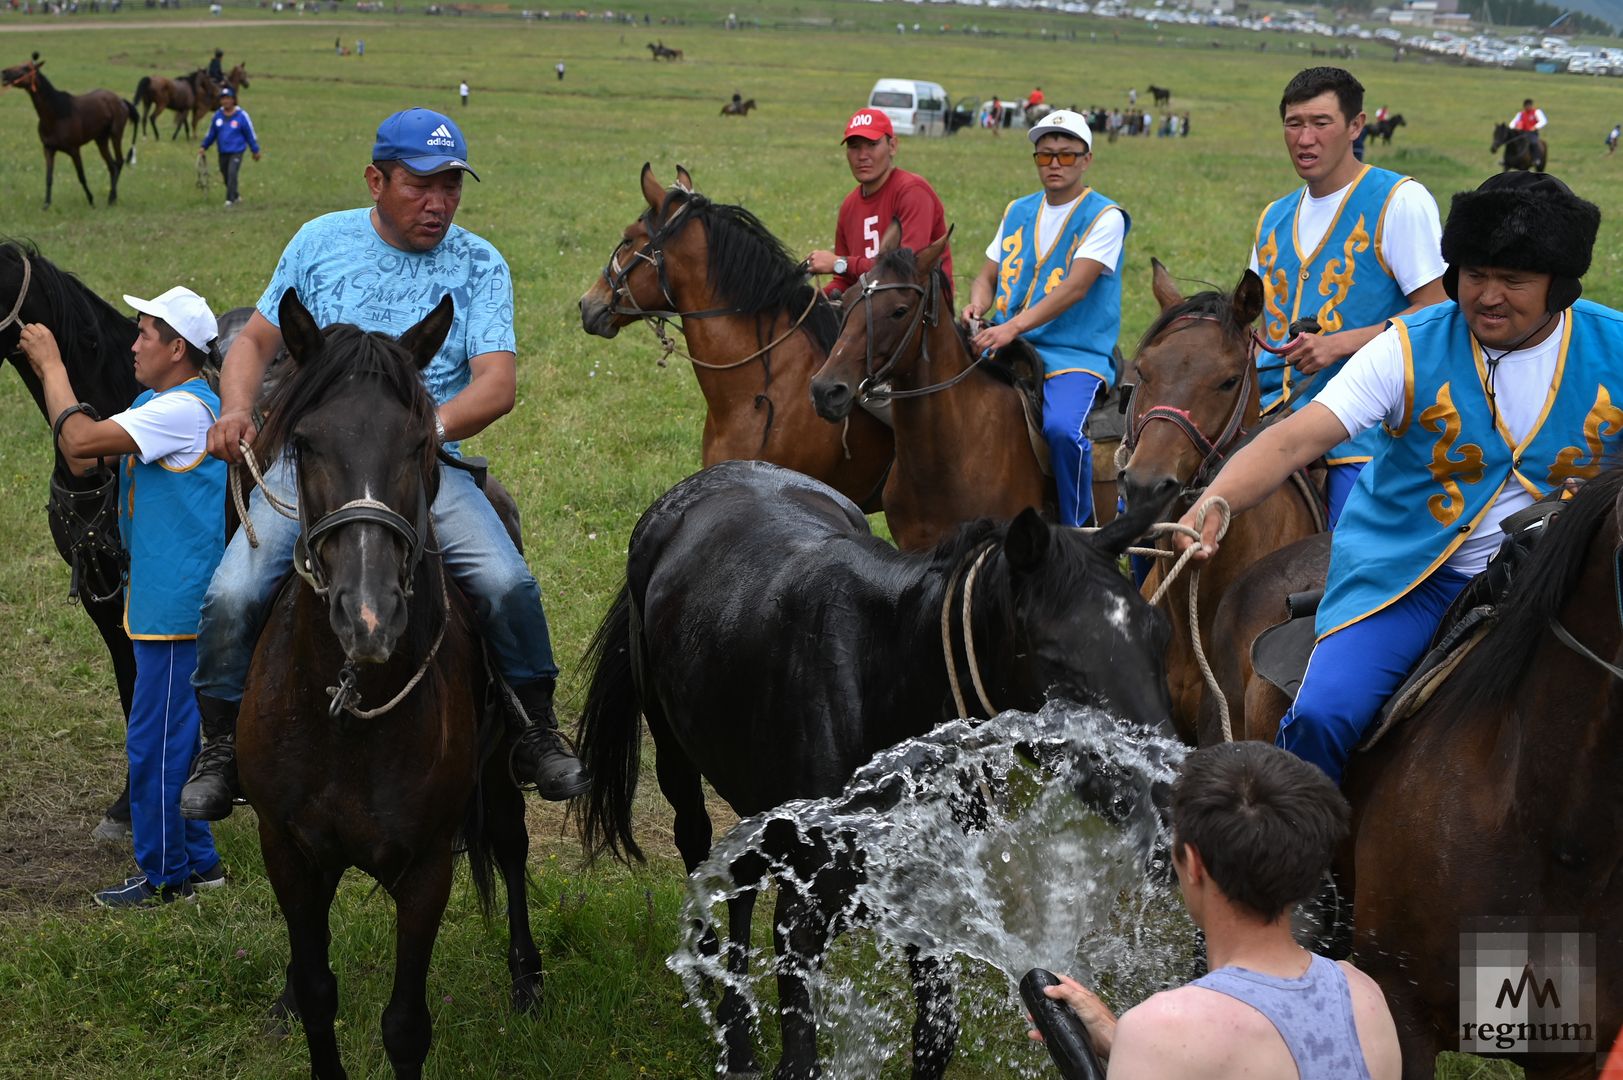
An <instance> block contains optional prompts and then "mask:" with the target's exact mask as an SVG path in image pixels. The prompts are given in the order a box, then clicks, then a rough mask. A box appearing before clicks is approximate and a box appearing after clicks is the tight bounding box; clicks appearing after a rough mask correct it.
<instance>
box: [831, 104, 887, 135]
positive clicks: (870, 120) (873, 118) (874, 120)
mask: <svg viewBox="0 0 1623 1080" xmlns="http://www.w3.org/2000/svg"><path fill="white" fill-rule="evenodd" d="M894 134H896V129H895V128H893V127H891V126H890V117H888V116H886V115H885V114H884V113H883V112H880V111H879V110H878V109H858V110H857V111H856V114H855V115H853V116H852V117H851V119H850V121H849V122H848V123H847V124H846V125H845V134H844V135H842V136H840V141H841V142H844V141H845V140H846V139H849V138H850V137H851V136H853V135H855V136H857V137H859V138H863V139H867V140H868V141H869V142H878V141H879V140H880V139H883V138H884V137H885V136H886V135H894Z"/></svg>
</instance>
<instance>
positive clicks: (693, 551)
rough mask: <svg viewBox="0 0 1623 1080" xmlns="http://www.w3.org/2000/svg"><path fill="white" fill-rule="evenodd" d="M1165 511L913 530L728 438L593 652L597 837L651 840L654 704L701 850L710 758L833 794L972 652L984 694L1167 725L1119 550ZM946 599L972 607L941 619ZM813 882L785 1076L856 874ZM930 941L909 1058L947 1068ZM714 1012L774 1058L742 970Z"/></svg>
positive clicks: (938, 704)
mask: <svg viewBox="0 0 1623 1080" xmlns="http://www.w3.org/2000/svg"><path fill="white" fill-rule="evenodd" d="M1151 517H1153V514H1138V515H1136V516H1129V517H1124V518H1121V519H1118V520H1117V521H1116V522H1114V523H1112V524H1111V525H1110V526H1107V527H1106V528H1105V529H1103V530H1101V531H1100V532H1098V533H1096V534H1093V535H1091V536H1085V535H1083V534H1081V533H1078V532H1076V531H1074V530H1069V529H1062V528H1058V527H1056V526H1052V525H1049V524H1047V523H1046V522H1044V521H1043V520H1042V518H1041V517H1039V516H1038V515H1037V513H1036V512H1035V511H1031V510H1028V511H1025V512H1023V513H1022V514H1021V515H1020V516H1019V517H1017V518H1015V520H1014V521H1013V522H1011V523H1008V524H994V523H993V522H990V521H986V520H982V521H978V522H974V523H971V524H968V525H965V526H963V527H962V528H960V529H959V530H958V531H957V532H956V533H955V534H954V535H953V536H951V537H949V538H948V539H947V540H946V541H944V542H943V543H942V544H941V545H940V546H939V547H937V548H935V549H934V550H932V551H929V552H921V553H909V552H898V551H896V550H895V549H894V548H892V547H891V546H890V545H889V544H886V543H884V542H883V541H881V540H879V539H877V538H875V537H874V536H873V535H872V534H871V533H870V532H869V531H868V524H867V520H866V519H865V518H864V517H863V516H862V512H861V511H860V510H859V509H858V508H857V507H856V505H855V504H853V503H852V502H850V500H848V499H845V498H843V497H841V496H840V495H839V494H838V493H837V492H835V491H833V490H832V489H830V488H828V487H827V486H825V485H823V484H819V483H817V482H816V481H814V480H810V479H807V478H805V477H802V476H799V475H797V474H795V473H791V472H788V471H786V470H783V469H779V468H777V467H776V466H772V465H768V464H765V463H762V462H728V463H724V464H721V465H717V466H714V467H712V468H710V469H707V470H705V471H704V472H702V473H699V474H697V475H695V476H692V477H689V478H688V479H686V480H684V481H682V482H681V483H679V484H677V485H676V486H675V487H674V488H672V489H671V490H670V491H669V492H667V493H666V494H665V495H663V496H661V497H660V498H659V499H658V500H657V501H656V502H655V503H654V504H653V505H652V506H651V507H649V508H648V511H647V512H646V513H644V514H643V516H642V520H641V521H639V522H638V523H637V527H636V529H635V530H633V532H632V535H631V543H630V549H629V552H628V557H627V568H626V583H625V586H624V588H622V589H621V591H620V595H619V597H618V599H616V601H615V602H614V605H613V607H612V608H611V609H610V611H609V613H608V616H607V617H606V618H605V619H604V621H603V624H602V626H601V627H600V628H599V629H598V631H597V635H596V637H595V638H594V640H593V644H592V647H591V651H590V654H589V662H590V664H591V667H592V669H593V670H592V679H591V690H590V692H589V693H588V696H587V700H586V707H585V710H584V712H583V713H582V717H581V754H582V757H583V758H584V759H585V760H586V763H587V766H588V768H589V770H590V772H591V775H592V778H593V784H592V789H591V791H590V792H589V793H588V794H587V795H586V796H583V799H584V800H585V805H584V807H582V808H581V826H582V839H583V841H584V843H585V845H586V848H587V850H588V851H589V852H591V853H593V854H598V853H601V852H603V851H605V850H607V851H610V852H613V853H614V854H615V855H617V856H619V857H621V858H627V859H630V858H641V854H642V853H641V850H640V849H639V847H638V845H637V841H636V838H635V837H634V835H633V834H632V829H631V806H632V797H633V795H634V794H635V792H636V787H637V779H638V775H639V768H638V758H639V754H640V751H641V746H642V731H641V725H640V724H639V723H638V722H637V718H638V715H639V714H641V716H642V717H643V718H644V719H645V720H646V722H647V725H648V730H649V732H650V733H651V734H652V736H653V741H654V747H655V751H656V754H657V761H656V766H655V767H656V773H657V775H658V777H659V786H660V790H661V791H662V792H663V793H664V795H665V798H666V799H667V800H668V801H669V802H670V804H671V806H672V807H673V808H674V809H675V811H676V822H675V833H676V844H677V847H678V849H680V851H681V853H682V859H683V862H684V863H685V865H686V866H687V868H688V871H689V873H692V872H693V871H694V870H695V869H696V868H697V867H699V866H700V865H701V864H702V863H703V862H704V860H705V859H706V857H707V856H708V854H709V851H710V838H711V830H710V818H709V815H708V814H707V812H706V810H705V802H704V792H703V789H702V788H701V779H703V780H709V781H710V783H711V785H712V786H713V787H714V789H715V791H716V793H717V794H719V795H720V796H721V797H722V798H723V799H725V800H726V801H727V802H728V803H729V804H730V805H731V806H732V807H733V809H734V810H735V811H737V812H738V814H739V815H740V816H745V815H750V814H757V813H760V812H762V811H765V810H768V809H770V808H772V807H775V806H777V805H779V804H780V803H783V802H785V801H787V800H790V799H797V798H818V797H827V796H832V795H836V794H838V793H839V792H840V791H841V790H842V789H843V788H844V786H845V784H846V782H847V781H848V780H849V779H850V778H851V775H852V773H854V772H855V771H856V770H857V769H858V768H859V767H860V766H861V765H863V764H864V763H865V762H867V761H868V760H869V759H870V758H872V757H873V755H874V754H875V753H877V752H879V751H880V750H882V749H884V748H886V747H889V746H892V745H895V744H896V743H898V742H901V741H902V740H904V739H907V738H911V737H914V736H919V735H923V734H924V733H925V732H927V731H929V730H930V729H931V728H932V727H934V726H935V725H937V724H939V723H941V722H942V721H944V720H946V719H949V718H951V717H953V716H956V715H958V714H959V713H960V712H961V711H965V710H962V709H959V708H957V707H956V706H955V704H954V700H953V696H952V695H954V694H956V692H957V691H956V689H955V688H956V687H957V685H958V684H957V682H956V680H957V678H958V677H959V675H960V674H961V673H964V672H966V671H967V672H969V673H970V677H972V678H973V679H974V685H975V687H976V689H977V694H976V696H977V697H978V698H979V699H980V702H981V703H980V705H979V706H978V707H977V709H976V712H977V715H983V716H985V715H991V713H992V712H993V711H995V710H999V709H1010V708H1015V709H1028V710H1035V709H1036V708H1038V707H1039V706H1041V704H1042V703H1043V701H1044V700H1046V699H1048V698H1050V697H1057V698H1064V699H1067V700H1071V701H1077V702H1093V703H1097V704H1099V705H1101V706H1102V707H1104V708H1106V709H1110V710H1113V711H1115V712H1117V713H1118V714H1120V715H1121V716H1123V717H1125V718H1127V719H1129V720H1133V721H1136V722H1139V723H1142V724H1145V725H1147V726H1150V727H1153V728H1156V729H1161V730H1164V729H1165V728H1166V716H1167V713H1166V709H1167V700H1166V687H1165V684H1164V683H1163V682H1162V681H1161V679H1160V674H1159V672H1160V656H1161V651H1162V649H1163V648H1164V647H1165V644H1166V633H1167V631H1166V626H1165V622H1164V620H1163V619H1162V618H1161V617H1160V616H1159V615H1157V614H1156V613H1155V612H1154V610H1153V609H1151V608H1150V607H1149V606H1148V605H1147V604H1145V603H1144V602H1143V601H1142V600H1141V599H1139V597H1138V596H1136V595H1135V594H1134V593H1133V591H1132V588H1131V586H1130V584H1129V583H1128V582H1127V581H1126V580H1125V579H1124V578H1123V577H1122V575H1121V574H1120V572H1119V571H1118V570H1117V568H1116V558H1117V557H1118V555H1119V554H1120V552H1121V551H1122V550H1123V549H1124V548H1125V547H1126V545H1127V544H1128V543H1130V542H1131V541H1132V539H1133V538H1134V537H1135V536H1137V535H1138V533H1139V532H1140V531H1142V529H1143V528H1144V527H1145V526H1146V525H1147V524H1148V522H1149V520H1150V518H1151ZM723 556H725V557H723ZM944 611H948V612H950V613H951V615H952V619H951V626H952V627H958V626H959V625H961V626H962V630H961V631H958V630H955V629H951V628H949V629H944V627H947V626H948V623H947V621H945V617H944V615H943V612H944ZM965 635H967V637H966V636H965ZM977 650H979V651H978V652H977ZM972 657H973V659H972ZM949 672H951V673H952V674H950V675H949ZM967 685H968V683H967V682H966V683H965V686H967ZM965 692H966V693H967V692H968V691H967V690H966V691H965ZM769 854H771V855H773V856H774V857H777V856H778V855H782V856H783V857H784V858H785V859H789V858H795V857H796V855H797V852H794V851H786V852H769ZM752 880H755V878H753V877H745V878H742V879H741V881H752ZM823 880H826V879H823ZM820 883H821V882H820ZM819 893H820V890H814V891H813V892H812V893H811V894H804V893H803V891H802V890H801V889H798V888H796V887H795V886H794V885H792V884H789V883H784V884H780V886H779V892H778V901H777V911H776V913H775V915H774V917H773V926H774V928H775V929H774V939H775V942H776V943H777V945H778V954H779V966H778V1002H779V1014H780V1024H781V1027H782V1031H783V1055H782V1059H781V1060H780V1062H779V1064H778V1067H777V1070H776V1072H775V1073H774V1076H775V1077H776V1078H777V1080H805V1078H809V1077H815V1076H818V1075H820V1070H819V1066H818V1063H817V1031H816V1027H815V1025H814V1024H813V1022H812V1016H813V1013H812V1005H811V1000H810V996H809V992H808V989H807V985H806V981H805V978H804V974H803V973H804V971H805V970H806V969H807V968H815V967H816V965H817V964H818V963H819V961H820V959H821V957H822V954H823V952H824V950H825V948H826V946H827V942H828V938H829V935H830V933H831V932H832V931H833V930H835V929H836V927H834V926H833V925H831V921H832V919H833V913H835V912H838V911H840V910H842V909H843V908H844V906H845V902H846V900H847V899H848V894H847V895H842V896H830V895H826V894H819ZM754 903H755V894H754V893H753V892H744V893H742V894H740V895H739V896H737V897H734V898H733V899H730V900H728V902H727V907H728V937H729V939H730V944H729V946H728V954H727V957H728V966H729V968H730V969H731V970H732V971H733V972H734V973H735V974H736V975H737V976H739V977H740V978H742V977H743V976H744V975H745V974H747V969H748V963H749V957H748V950H749V929H750V915H751V912H752V910H753V906H754ZM707 945H708V947H710V948H714V947H715V942H714V940H713V939H711V940H710V941H709V942H708V943H707ZM786 954H792V955H786ZM914 960H915V962H914V964H913V976H914V985H915V996H916V998H917V1001H918V1004H919V1018H918V1022H917V1023H916V1024H915V1026H914V1029H913V1037H914V1047H913V1075H914V1077H916V1078H935V1077H940V1076H941V1075H942V1073H943V1071H944V1070H945V1068H946V1066H947V1062H948V1060H949V1059H950V1058H951V1056H952V1051H953V1046H954V1042H955V1039H956V1027H957V1024H956V1019H955V1017H954V1011H955V1007H954V1004H953V1001H952V992H951V987H950V985H949V984H948V983H947V981H946V979H945V977H944V973H943V971H942V970H941V969H940V968H939V967H937V966H936V965H935V963H934V962H931V961H924V960H919V959H918V958H917V957H914ZM717 1018H718V1021H719V1022H720V1024H721V1025H722V1029H723V1035H724V1039H725V1044H726V1048H725V1050H724V1052H723V1058H722V1061H721V1062H720V1071H721V1072H723V1073H724V1074H726V1075H744V1074H754V1073H757V1072H758V1071H759V1070H758V1066H757V1064H756V1059H755V1054H754V1050H753V1048H752V1047H751V1045H750V1033H749V1016H748V1006H747V1005H746V1003H745V1002H744V1000H743V998H742V997H741V995H740V994H739V993H738V991H737V990H735V989H732V988H729V989H728V990H726V991H725V993H724V996H723V999H722V1002H721V1006H720V1010H719V1012H718V1013H717Z"/></svg>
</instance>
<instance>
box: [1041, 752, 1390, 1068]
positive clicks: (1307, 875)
mask: <svg viewBox="0 0 1623 1080" xmlns="http://www.w3.org/2000/svg"><path fill="white" fill-rule="evenodd" d="M1347 818H1348V809H1347V803H1346V800H1345V799H1343V798H1342V797H1341V793H1340V792H1339V791H1337V790H1336V788H1335V785H1333V784H1332V783H1331V782H1330V781H1329V779H1328V778H1326V777H1325V775H1324V774H1323V773H1322V772H1320V771H1319V770H1318V769H1316V768H1315V767H1314V766H1312V765H1309V764H1307V763H1306V762H1304V761H1302V760H1301V759H1300V758H1298V757H1296V756H1295V755H1293V754H1291V753H1289V752H1288V751H1284V750H1280V749H1278V748H1276V747H1273V746H1269V745H1267V744H1266V743H1260V742H1240V743H1227V744H1224V745H1220V746H1210V747H1207V748H1205V749H1203V750H1198V751H1196V752H1195V753H1193V754H1191V755H1189V757H1188V758H1187V759H1186V760H1185V762H1184V766H1183V770H1182V772H1181V773H1180V775H1179V778H1178V782H1177V783H1176V784H1175V785H1174V787H1173V793H1172V829H1173V844H1172V860H1173V861H1172V865H1173V867H1174V868H1175V869H1176V871H1177V874H1178V884H1179V886H1180V887H1181V889H1182V891H1183V898H1184V903H1185V904H1186V905H1187V906H1188V908H1189V915H1190V918H1192V919H1193V920H1194V921H1195V924H1196V925H1197V926H1199V927H1200V928H1201V930H1203V931H1204V932H1205V934H1206V949H1207V956H1208V959H1209V961H1210V967H1211V973H1210V974H1208V975H1206V976H1204V977H1202V978H1200V979H1197V980H1195V981H1194V982H1192V983H1190V984H1188V985H1187V986H1180V987H1178V988H1177V989H1176V990H1167V991H1164V992H1162V993H1159V994H1156V995H1155V996H1153V997H1151V998H1149V999H1148V1000H1146V1001H1144V1002H1143V1003H1141V1004H1139V1005H1138V1006H1136V1007H1134V1008H1132V1009H1129V1010H1128V1011H1127V1012H1126V1013H1124V1014H1123V1015H1122V1017H1121V1018H1120V1019H1119V1020H1118V1019H1117V1018H1116V1017H1115V1016H1114V1015H1113V1014H1112V1013H1111V1011H1110V1010H1109V1008H1107V1007H1106V1006H1105V1004H1104V1002H1102V1001H1100V1000H1099V998H1098V997H1097V996H1095V995H1094V994H1093V992H1092V991H1090V990H1088V989H1087V988H1086V987H1084V986H1082V985H1080V984H1079V983H1077V982H1076V981H1075V980H1072V979H1069V978H1066V977H1064V976H1061V985H1059V986H1053V987H1049V988H1048V990H1047V994H1048V996H1049V997H1051V998H1055V999H1057V1000H1060V1001H1063V1002H1065V1003H1066V1004H1067V1005H1068V1006H1069V1007H1070V1008H1071V1010H1072V1011H1074V1012H1075V1013H1076V1014H1077V1015H1078V1016H1079V1017H1081V1019H1082V1022H1083V1023H1084V1024H1085V1025H1086V1026H1087V1029H1088V1034H1089V1036H1090V1037H1091V1038H1092V1040H1093V1045H1094V1049H1095V1050H1096V1051H1097V1052H1098V1054H1099V1056H1100V1058H1101V1059H1104V1060H1105V1061H1106V1062H1107V1065H1108V1075H1109V1077H1110V1080H1165V1078H1166V1077H1172V1076H1176V1077H1179V1078H1181V1080H1197V1078H1199V1080H1208V1078H1209V1080H1229V1078H1238V1077H1246V1078H1248V1080H1397V1078H1398V1077H1399V1076H1400V1075H1401V1073H1402V1071H1403V1068H1402V1059H1401V1056H1400V1054H1399V1050H1398V1039H1397V1030H1396V1028H1395V1026H1394V1025H1393V1022H1392V1014H1391V1013H1390V1012H1389V1011H1388V1010H1387V1007H1386V999H1385V997H1383V996H1382V994H1381V990H1380V987H1378V986H1377V985H1376V984H1375V981H1374V980H1373V979H1371V978H1370V977H1369V976H1367V975H1365V974H1364V973H1363V972H1361V971H1359V970H1358V969H1357V968H1355V967H1353V966H1352V965H1351V964H1349V963H1345V962H1342V963H1336V962H1334V961H1330V960H1327V959H1325V958H1324V957H1322V956H1316V955H1314V954H1313V953H1310V952H1308V951H1307V950H1305V949H1303V948H1302V947H1301V946H1299V945H1297V944H1296V942H1295V940H1294V939H1292V937H1291V911H1292V909H1293V908H1294V907H1295V906H1296V904H1297V903H1298V902H1299V901H1301V900H1304V899H1306V898H1308V897H1310V896H1313V895H1314V894H1315V893H1316V892H1317V891H1318V887H1319V883H1320V880H1321V879H1322V877H1323V874H1324V872H1325V870H1326V868H1327V867H1328V866H1329V865H1330V858H1331V855H1332V853H1333V852H1334V851H1335V849H1336V847H1337V846H1338V845H1339V844H1340V843H1341V842H1342V840H1343V839H1344V838H1345V837H1346V835H1347ZM1032 1035H1033V1036H1034V1037H1036V1033H1035V1032H1033V1033H1032Z"/></svg>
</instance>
